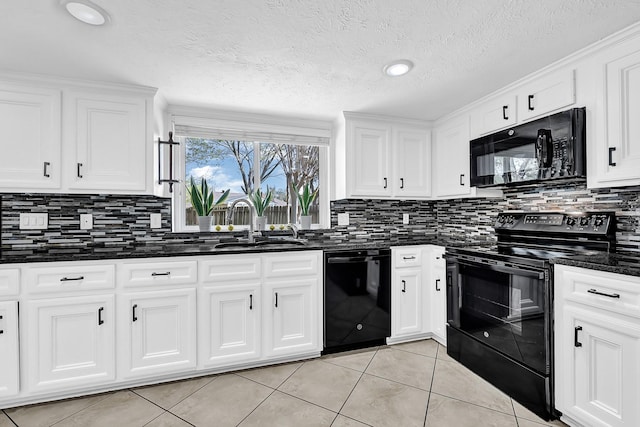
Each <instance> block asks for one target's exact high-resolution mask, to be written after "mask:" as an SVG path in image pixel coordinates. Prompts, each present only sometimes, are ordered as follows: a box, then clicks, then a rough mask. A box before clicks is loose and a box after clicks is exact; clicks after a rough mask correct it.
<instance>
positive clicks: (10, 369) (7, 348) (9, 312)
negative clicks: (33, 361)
mask: <svg viewBox="0 0 640 427" xmlns="http://www.w3.org/2000/svg"><path fill="white" fill-rule="evenodd" d="M19 360H20V354H19V347H18V302H17V301H4V302H0V398H3V397H9V396H13V395H16V394H18V391H19V389H20V387H19V386H20V365H19Z"/></svg>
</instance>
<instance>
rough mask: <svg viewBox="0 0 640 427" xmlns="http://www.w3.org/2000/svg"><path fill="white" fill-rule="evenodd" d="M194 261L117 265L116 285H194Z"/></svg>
mask: <svg viewBox="0 0 640 427" xmlns="http://www.w3.org/2000/svg"><path fill="white" fill-rule="evenodd" d="M197 274H198V263H197V262H196V261H170V262H157V261H155V262H136V263H123V264H121V265H118V283H120V284H122V286H124V287H135V286H172V285H186V284H195V283H196V282H197V280H198V275H197Z"/></svg>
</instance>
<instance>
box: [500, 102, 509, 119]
mask: <svg viewBox="0 0 640 427" xmlns="http://www.w3.org/2000/svg"><path fill="white" fill-rule="evenodd" d="M508 109H509V106H508V105H503V106H502V118H503V119H505V120H509V116H507V110H508Z"/></svg>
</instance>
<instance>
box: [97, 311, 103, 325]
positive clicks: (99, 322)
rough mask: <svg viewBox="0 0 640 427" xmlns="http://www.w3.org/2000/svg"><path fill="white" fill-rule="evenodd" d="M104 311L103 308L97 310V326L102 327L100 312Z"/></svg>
mask: <svg viewBox="0 0 640 427" xmlns="http://www.w3.org/2000/svg"><path fill="white" fill-rule="evenodd" d="M103 311H104V307H100V308H99V309H98V325H102V324H103V323H104V320H102V312H103Z"/></svg>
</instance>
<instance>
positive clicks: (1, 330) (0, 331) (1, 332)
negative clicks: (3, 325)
mask: <svg viewBox="0 0 640 427" xmlns="http://www.w3.org/2000/svg"><path fill="white" fill-rule="evenodd" d="M3 318H4V317H3V316H0V320H2V319H3ZM0 334H4V329H0Z"/></svg>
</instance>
